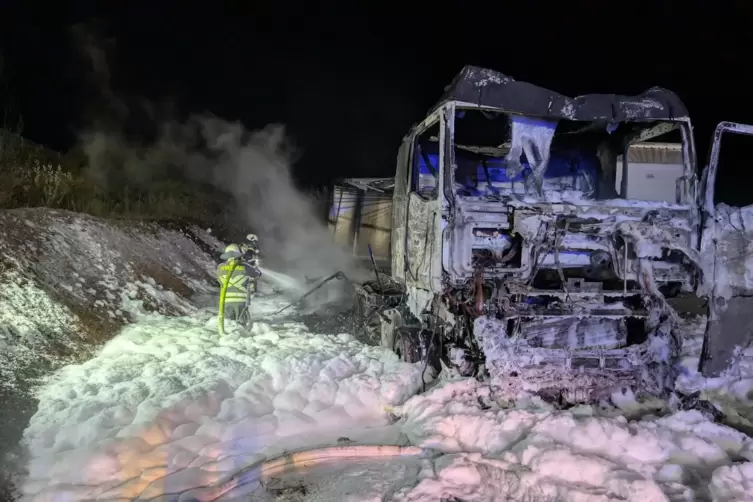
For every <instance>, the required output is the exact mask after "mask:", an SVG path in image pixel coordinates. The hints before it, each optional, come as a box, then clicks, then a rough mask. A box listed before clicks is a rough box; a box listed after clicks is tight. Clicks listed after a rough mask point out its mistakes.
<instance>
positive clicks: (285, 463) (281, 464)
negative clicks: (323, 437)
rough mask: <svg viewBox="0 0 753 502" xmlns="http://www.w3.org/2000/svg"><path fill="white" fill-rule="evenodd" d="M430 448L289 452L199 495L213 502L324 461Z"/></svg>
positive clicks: (356, 447) (404, 454) (416, 453)
mask: <svg viewBox="0 0 753 502" xmlns="http://www.w3.org/2000/svg"><path fill="white" fill-rule="evenodd" d="M429 454H430V450H425V449H424V448H419V447H417V446H394V445H351V446H330V447H325V448H316V449H313V450H304V451H298V452H294V453H288V454H286V455H282V456H280V457H277V458H274V459H270V460H266V461H264V462H259V463H256V464H252V465H250V466H248V467H246V468H244V469H243V470H242V471H240V472H238V473H237V474H234V475H233V476H232V477H230V478H229V479H228V480H227V481H225V482H223V483H222V484H220V485H218V486H216V487H215V488H213V489H210V490H208V491H207V492H204V493H203V494H202V496H201V497H199V498H197V500H200V501H201V502H211V501H214V500H218V499H220V497H223V496H224V495H225V494H227V493H228V492H230V491H231V490H235V489H238V488H240V487H243V486H246V485H249V484H252V483H257V482H258V483H262V484H264V483H265V482H266V481H269V480H271V479H272V478H274V477H278V476H281V475H283V474H286V473H287V472H288V471H291V470H295V469H299V468H305V467H312V466H315V465H317V464H320V463H324V462H331V461H333V460H350V459H359V458H380V457H381V458H384V457H428V456H429Z"/></svg>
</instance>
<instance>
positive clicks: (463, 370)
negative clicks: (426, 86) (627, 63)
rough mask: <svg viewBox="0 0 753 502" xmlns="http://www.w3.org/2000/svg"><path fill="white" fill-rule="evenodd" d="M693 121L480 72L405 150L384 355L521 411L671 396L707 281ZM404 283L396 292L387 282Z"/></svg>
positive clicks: (369, 296) (678, 108) (682, 114)
mask: <svg viewBox="0 0 753 502" xmlns="http://www.w3.org/2000/svg"><path fill="white" fill-rule="evenodd" d="M695 158H696V157H695V149H694V143H693V136H692V129H691V124H690V120H689V118H688V113H687V110H686V108H685V106H684V104H683V103H682V102H681V101H680V99H679V98H678V97H677V96H676V95H675V94H674V93H672V92H670V91H668V90H665V89H661V88H652V89H649V90H648V91H646V92H645V93H643V94H641V95H638V96H633V97H630V96H619V95H605V94H599V95H585V96H580V97H576V98H570V97H566V96H563V95H561V94H558V93H556V92H552V91H550V90H547V89H543V88H540V87H536V86H534V85H532V84H529V83H525V82H518V81H515V80H514V79H512V78H510V77H508V76H506V75H503V74H501V73H498V72H495V71H492V70H488V69H482V68H477V67H472V66H467V67H465V68H464V69H463V70H462V72H461V73H460V74H459V75H458V76H457V77H456V78H455V79H454V81H453V82H452V83H451V84H450V85H449V86H448V87H447V89H446V91H445V94H444V96H443V97H442V99H441V100H440V101H439V103H438V104H437V105H436V106H435V107H434V108H433V109H432V110H431V112H430V113H429V114H428V116H427V117H426V119H424V120H423V121H422V122H421V123H420V124H417V125H416V126H414V127H413V129H412V130H411V131H410V133H409V134H408V135H407V136H406V137H405V138H404V141H403V143H402V145H401V147H400V150H399V154H398V161H397V172H396V177H395V179H394V192H393V200H392V216H393V218H392V229H391V275H392V279H393V281H390V283H391V284H399V285H400V287H401V293H400V295H399V298H400V300H399V301H396V300H394V298H395V297H396V296H395V295H392V296H393V301H392V302H386V301H385V300H384V297H382V299H381V300H377V299H375V298H374V297H375V296H379V294H378V293H379V292H378V291H376V289H377V288H375V285H374V284H372V285H371V286H369V287H365V288H361V289H360V293H361V297H362V301H363V302H365V303H366V304H368V305H371V306H374V305H376V306H378V305H382V306H383V308H381V309H380V308H377V309H376V310H375V311H377V312H378V316H379V318H380V319H381V321H380V330H381V335H380V336H381V340H382V343H383V344H385V345H387V346H390V347H392V348H395V349H396V350H397V351H398V352H399V353H400V354H401V355H402V356H403V357H404V358H405V359H406V360H409V361H413V360H417V359H421V358H423V359H426V360H427V364H428V363H431V364H432V365H434V366H435V367H436V368H437V369H443V370H445V371H453V372H457V373H459V374H461V375H465V376H470V375H476V376H481V375H484V376H488V377H490V378H491V381H492V383H493V385H494V387H495V388H496V389H497V390H498V391H499V392H501V393H502V394H503V395H507V396H510V397H513V396H515V395H517V394H518V393H519V392H520V391H528V392H533V393H536V394H539V395H542V396H544V397H549V398H551V399H554V400H559V401H561V402H570V403H575V402H590V401H594V400H598V399H600V398H601V397H602V396H604V395H605V393H611V391H612V390H613V389H614V388H616V387H619V386H623V387H624V386H629V387H632V388H633V389H635V391H636V393H648V394H652V395H656V396H664V395H666V394H667V393H668V392H670V390H671V389H672V387H673V385H674V380H675V374H674V372H675V369H674V366H675V361H676V359H677V357H678V355H679V352H680V345H681V339H680V337H679V336H678V333H677V332H676V330H674V329H673V326H674V322H675V320H676V319H677V312H676V310H675V309H674V308H672V307H671V306H670V305H669V303H668V298H672V297H673V296H676V295H693V294H695V293H696V292H697V291H698V289H699V286H700V285H701V283H702V281H703V276H704V268H705V267H706V268H708V267H707V265H705V263H703V261H702V260H701V257H700V253H699V251H698V250H699V249H700V237H701V225H702V221H701V211H700V207H701V206H700V199H701V197H699V194H698V189H699V184H698V180H697V179H696V165H695ZM380 282H383V283H386V282H387V281H380Z"/></svg>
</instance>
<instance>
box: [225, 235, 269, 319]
mask: <svg viewBox="0 0 753 502" xmlns="http://www.w3.org/2000/svg"><path fill="white" fill-rule="evenodd" d="M254 249H256V251H254V250H253V249H252V248H251V247H250V246H249V245H245V244H244V245H241V246H239V245H238V244H230V245H229V246H227V247H226V248H225V252H224V253H223V254H222V256H221V257H220V258H222V259H223V260H224V261H223V262H222V263H221V264H220V265H219V267H217V280H218V281H219V283H220V288H221V289H220V300H219V304H220V305H219V310H220V331H222V330H223V328H224V325H223V323H224V318H225V317H228V318H229V319H232V320H234V321H238V322H240V321H241V320H242V317H243V315H244V314H245V312H246V310H247V308H248V302H249V299H250V298H251V297H252V296H253V295H254V294H255V293H256V279H258V277H259V276H260V275H261V272H259V268H258V263H259V260H258V256H257V254H258V247H257V248H254Z"/></svg>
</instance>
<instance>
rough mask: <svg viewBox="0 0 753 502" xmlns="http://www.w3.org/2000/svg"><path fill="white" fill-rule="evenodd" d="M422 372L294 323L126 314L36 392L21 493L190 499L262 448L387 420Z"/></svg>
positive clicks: (270, 452) (278, 448)
mask: <svg viewBox="0 0 753 502" xmlns="http://www.w3.org/2000/svg"><path fill="white" fill-rule="evenodd" d="M231 324H233V323H231ZM231 328H232V326H231ZM422 369H423V368H422V367H421V365H420V364H407V363H402V362H400V361H399V359H398V358H397V356H395V355H394V354H393V353H391V352H388V351H386V350H383V349H380V348H375V347H368V346H365V345H363V344H361V343H360V342H358V341H356V340H355V339H354V338H352V337H351V336H349V335H329V336H325V335H315V334H312V333H310V332H308V331H307V330H306V329H305V328H304V327H303V325H301V324H294V323H290V324H284V325H277V326H274V327H272V326H270V325H269V324H264V323H256V324H254V326H253V328H252V330H251V331H250V332H241V331H238V330H236V331H234V332H231V333H230V334H228V335H226V336H224V337H220V336H219V335H218V334H217V330H216V318H211V319H208V320H207V319H204V320H203V321H201V322H198V321H196V320H195V319H191V318H172V319H163V320H159V321H151V322H141V323H137V324H135V325H132V326H129V327H127V328H126V329H125V330H124V331H123V332H122V333H121V334H120V335H118V336H117V337H116V338H115V339H113V340H112V341H110V342H109V343H108V344H107V345H106V346H105V347H104V348H103V350H102V351H101V352H100V353H99V354H98V355H97V356H96V357H95V358H93V359H92V360H90V361H88V362H86V363H84V364H81V365H75V366H68V367H66V368H64V369H63V370H62V371H60V372H59V373H58V374H57V375H56V376H55V378H54V380H53V381H51V382H50V383H49V384H48V385H46V386H45V387H44V388H43V389H42V391H41V394H40V404H39V410H38V412H37V414H36V415H35V416H34V417H33V418H32V420H31V424H30V425H29V427H28V429H27V430H26V432H25V441H26V444H27V445H28V448H29V453H30V457H31V458H30V463H29V472H28V477H27V479H26V481H25V483H24V485H23V491H24V493H25V497H26V498H27V499H28V500H65V501H73V500H84V499H88V500H90V499H97V500H136V499H139V500H151V499H160V500H166V498H164V497H167V498H169V499H170V500H178V498H177V497H176V496H175V494H181V496H180V500H199V499H201V498H200V493H201V491H202V490H201V487H208V486H212V485H216V484H217V483H219V482H221V481H222V480H223V479H224V478H226V477H227V476H228V475H229V474H231V473H233V472H236V471H237V470H239V469H241V468H243V467H245V466H247V465H249V464H251V463H253V462H255V461H258V460H259V459H261V458H264V457H265V456H274V455H277V454H280V453H281V452H282V450H283V449H285V448H302V447H306V446H319V445H321V444H327V443H330V444H331V443H334V442H336V441H337V438H338V437H339V436H342V435H344V434H346V433H347V431H348V429H349V428H359V429H363V428H368V427H378V426H381V425H385V424H387V423H388V422H389V420H390V417H389V414H388V412H387V411H386V407H389V406H393V405H396V404H400V403H402V402H404V401H405V400H407V399H408V398H409V397H410V396H412V395H413V394H415V393H416V392H417V391H418V390H419V388H420V385H421V372H422ZM171 494H172V495H173V497H172V498H170V497H169V495H171ZM197 497H198V498H197Z"/></svg>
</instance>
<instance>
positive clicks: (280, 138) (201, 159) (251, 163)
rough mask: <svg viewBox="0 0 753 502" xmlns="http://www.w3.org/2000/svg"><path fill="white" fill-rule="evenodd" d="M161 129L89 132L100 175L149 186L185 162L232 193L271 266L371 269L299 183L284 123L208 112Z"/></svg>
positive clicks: (303, 270)
mask: <svg viewBox="0 0 753 502" xmlns="http://www.w3.org/2000/svg"><path fill="white" fill-rule="evenodd" d="M160 130H161V132H160V134H159V136H158V137H157V138H156V139H155V140H154V141H152V142H149V143H143V142H142V143H134V142H129V141H128V140H126V139H125V138H124V136H123V135H122V134H117V133H113V132H104V131H89V132H87V133H85V134H83V135H82V136H81V138H82V149H83V151H84V152H85V153H86V155H87V157H88V161H89V162H88V167H89V169H90V171H91V172H92V174H93V175H94V176H95V177H97V178H99V179H107V178H110V177H112V176H115V175H116V174H117V176H118V177H119V178H120V179H122V178H123V177H125V178H127V179H128V180H129V181H137V182H138V183H140V184H142V185H143V184H147V185H148V183H149V179H150V177H151V176H157V175H161V174H164V172H165V169H166V168H167V167H173V168H174V167H175V166H178V168H179V169H180V171H181V172H182V173H183V174H184V175H185V177H186V178H188V179H191V180H194V181H201V182H209V183H211V184H212V185H214V186H215V187H217V188H218V189H220V190H221V191H222V192H224V193H226V194H227V195H228V200H227V205H228V207H229V208H230V209H231V210H230V211H229V212H230V213H231V214H232V215H233V218H234V219H235V223H239V222H240V223H242V224H244V225H245V226H246V227H247V228H248V231H249V232H250V231H253V232H255V233H257V234H259V238H260V240H261V249H262V252H263V254H262V263H265V264H268V265H269V267H271V268H273V269H275V270H278V271H280V272H284V273H286V274H288V275H290V276H292V277H293V278H295V279H296V280H297V281H299V282H300V283H302V284H303V283H306V281H309V283H311V280H313V279H318V278H323V277H326V276H328V275H331V274H333V273H334V272H337V271H342V272H344V273H345V274H346V276H348V277H349V278H353V279H356V280H361V279H364V278H365V277H366V274H368V273H369V271H368V270H367V269H366V270H365V269H363V268H361V267H360V266H359V265H358V263H357V262H356V260H355V259H354V258H353V256H352V255H351V254H350V253H348V252H347V251H346V250H344V249H343V248H340V247H339V246H337V245H336V244H335V243H334V242H333V239H332V234H331V232H330V231H329V230H328V228H327V225H326V222H325V221H324V217H323V211H322V210H321V208H320V206H319V205H318V204H317V202H316V201H315V200H314V199H313V198H312V197H311V196H309V195H308V194H306V193H305V192H303V191H301V190H299V189H298V188H297V187H296V186H295V183H294V180H293V177H292V173H291V166H292V163H293V160H294V155H295V153H296V152H295V150H294V149H293V148H292V146H291V143H290V141H289V140H288V139H287V138H286V136H285V130H284V127H283V126H280V125H269V126H267V127H266V128H264V129H262V130H259V131H253V132H249V131H247V130H246V129H245V128H244V127H243V125H242V124H240V123H239V122H228V121H225V120H222V119H220V118H218V117H214V116H206V115H203V116H193V117H191V118H189V119H188V120H187V121H185V122H183V123H178V122H175V121H173V122H165V123H164V124H163V125H162V126H161V127H160ZM327 289H328V290H329V291H333V290H338V288H336V287H334V286H333V285H332V286H331V287H329V288H327ZM319 298H322V297H321V296H320V297H319ZM329 298H330V299H332V297H329Z"/></svg>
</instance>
